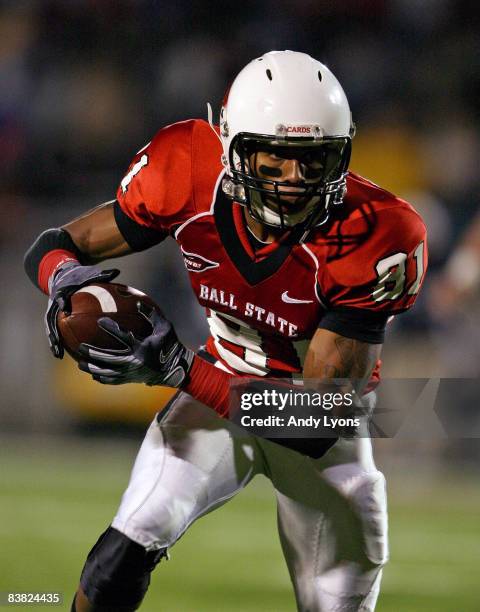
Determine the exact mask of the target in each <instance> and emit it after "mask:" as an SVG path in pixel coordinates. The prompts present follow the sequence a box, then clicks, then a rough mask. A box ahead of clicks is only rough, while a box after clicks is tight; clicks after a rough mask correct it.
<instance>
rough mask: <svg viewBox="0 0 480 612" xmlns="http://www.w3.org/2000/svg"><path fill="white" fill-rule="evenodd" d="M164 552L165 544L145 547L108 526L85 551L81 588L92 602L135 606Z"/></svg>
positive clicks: (113, 605)
mask: <svg viewBox="0 0 480 612" xmlns="http://www.w3.org/2000/svg"><path fill="white" fill-rule="evenodd" d="M166 556H167V550H166V548H161V549H159V550H152V551H147V550H146V549H145V548H144V547H143V546H141V545H140V544H137V542H134V541H133V540H131V539H130V538H128V537H127V536H126V535H124V534H123V533H120V531H118V530H117V529H114V528H113V527H109V528H108V529H107V530H106V531H105V532H104V533H103V534H102V535H101V536H100V538H99V539H98V542H97V543H96V544H95V546H94V547H93V548H92V550H91V551H90V553H89V554H88V557H87V561H86V562H85V566H84V568H83V571H82V575H81V577H80V584H81V586H82V589H83V592H84V593H85V595H86V596H87V599H88V600H89V602H90V603H91V604H93V605H97V606H104V607H106V608H109V607H111V608H112V610H121V609H122V608H128V609H133V610H136V609H137V608H138V606H139V605H140V603H141V602H142V599H143V598H144V596H145V593H146V592H147V589H148V585H149V584H150V573H151V572H152V570H153V569H154V568H155V566H156V565H157V563H159V561H160V560H161V559H162V557H166Z"/></svg>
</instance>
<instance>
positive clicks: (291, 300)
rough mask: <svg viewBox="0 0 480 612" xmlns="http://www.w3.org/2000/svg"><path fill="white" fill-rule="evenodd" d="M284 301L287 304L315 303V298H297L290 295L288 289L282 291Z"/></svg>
mask: <svg viewBox="0 0 480 612" xmlns="http://www.w3.org/2000/svg"><path fill="white" fill-rule="evenodd" d="M282 302H285V303H286V304H313V300H297V299H296V298H292V297H290V296H289V295H288V291H284V292H283V293H282Z"/></svg>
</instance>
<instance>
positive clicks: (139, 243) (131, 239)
mask: <svg viewBox="0 0 480 612" xmlns="http://www.w3.org/2000/svg"><path fill="white" fill-rule="evenodd" d="M113 214H114V216H115V221H116V223H117V226H118V229H119V230H120V233H121V234H122V236H123V238H124V239H125V242H126V243H127V244H128V246H129V247H130V248H131V249H132V250H133V251H144V250H145V249H149V248H150V247H152V246H155V245H156V244H159V243H160V242H162V240H165V238H166V237H167V236H168V232H161V231H159V230H156V229H152V228H151V227H146V226H145V225H140V223H137V222H136V221H134V220H133V219H131V218H130V217H129V216H128V215H127V214H126V213H124V212H123V210H122V208H121V206H120V204H119V203H118V202H117V201H116V202H115V204H114V205H113Z"/></svg>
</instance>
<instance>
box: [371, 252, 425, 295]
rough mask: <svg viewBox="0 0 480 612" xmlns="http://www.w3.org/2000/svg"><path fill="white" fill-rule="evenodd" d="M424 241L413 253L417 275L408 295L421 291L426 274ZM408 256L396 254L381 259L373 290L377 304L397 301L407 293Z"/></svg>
mask: <svg viewBox="0 0 480 612" xmlns="http://www.w3.org/2000/svg"><path fill="white" fill-rule="evenodd" d="M423 244H424V243H423V241H422V242H421V243H420V244H419V245H418V246H417V248H416V249H415V251H414V253H413V258H414V259H415V264H416V267H417V274H416V277H415V280H414V282H413V283H412V285H411V287H410V288H409V289H408V295H415V294H416V293H418V290H419V289H420V283H421V282H422V277H423V273H424V261H423ZM406 267H407V254H406V253H395V254H394V255H389V256H388V257H384V258H383V259H381V260H380V261H379V262H378V263H377V265H376V267H375V270H376V272H377V284H376V285H375V289H374V290H373V293H372V296H373V299H374V300H375V301H376V302H383V300H396V299H397V298H398V297H400V296H401V295H402V293H403V292H404V291H405V283H406V282H407V274H406Z"/></svg>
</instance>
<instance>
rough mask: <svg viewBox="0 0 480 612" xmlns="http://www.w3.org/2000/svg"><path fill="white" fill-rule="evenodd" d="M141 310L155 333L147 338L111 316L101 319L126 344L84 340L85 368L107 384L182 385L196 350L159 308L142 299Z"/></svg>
mask: <svg viewBox="0 0 480 612" xmlns="http://www.w3.org/2000/svg"><path fill="white" fill-rule="evenodd" d="M137 308H138V311H139V312H140V314H141V315H143V316H144V317H145V318H146V319H148V321H149V322H150V324H151V326H152V333H151V334H150V335H149V336H147V337H146V338H144V339H143V340H139V339H137V338H136V337H135V336H134V335H133V333H132V332H127V331H124V330H123V329H121V328H120V327H119V325H118V323H116V322H115V321H113V320H112V319H109V318H108V317H102V318H101V319H99V320H98V326H99V327H100V328H101V329H103V330H104V331H105V332H107V333H108V334H110V335H111V336H112V337H113V338H115V339H116V340H118V341H119V342H120V343H121V344H123V345H124V348H122V349H103V348H99V347H95V346H91V345H89V344H81V345H80V347H79V352H80V353H81V354H82V355H84V356H85V361H81V362H79V366H78V367H79V368H80V370H82V371H83V372H89V373H90V374H91V375H92V377H93V379H94V380H97V381H98V382H101V383H103V384H107V385H122V384H124V383H145V384H146V385H163V386H166V387H179V386H181V385H182V383H183V382H184V380H185V379H186V377H187V374H188V372H189V371H190V368H191V366H192V362H193V358H194V355H195V353H194V352H193V351H192V350H190V349H188V348H186V347H185V346H184V345H183V344H182V343H181V342H180V341H179V340H178V338H177V335H176V333H175V330H174V329H173V326H172V324H171V323H170V322H169V321H167V320H166V319H165V318H164V317H163V316H162V315H161V314H160V313H159V312H157V311H156V310H154V309H152V310H151V311H148V308H147V307H145V305H144V304H142V303H141V302H139V303H138V305H137Z"/></svg>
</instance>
